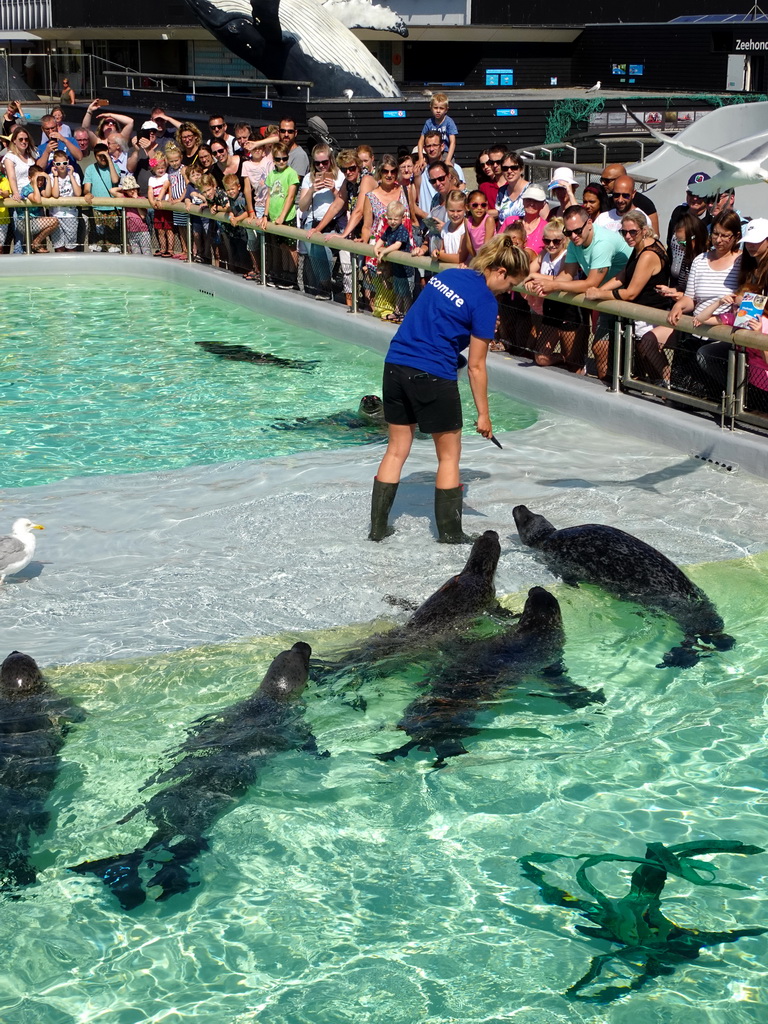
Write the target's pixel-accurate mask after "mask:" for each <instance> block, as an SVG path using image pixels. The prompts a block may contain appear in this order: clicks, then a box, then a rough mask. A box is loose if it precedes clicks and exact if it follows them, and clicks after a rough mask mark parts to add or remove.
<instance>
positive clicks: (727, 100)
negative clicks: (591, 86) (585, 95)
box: [544, 92, 768, 146]
mask: <svg viewBox="0 0 768 1024" xmlns="http://www.w3.org/2000/svg"><path fill="white" fill-rule="evenodd" d="M766 100H768V96H765V95H763V94H762V93H760V94H758V93H733V94H732V95H728V96H723V95H717V94H716V93H703V92H696V93H690V94H689V95H687V96H681V95H677V94H676V95H674V96H654V97H653V102H654V103H655V104H656V105H661V104H662V103H663V104H665V105H666V107H667V109H669V108H670V107H673V106H674V107H683V106H685V105H686V103H690V102H698V103H708V104H709V105H710V106H711V107H713V108H716V107H727V106H731V105H732V104H735V103H762V102H765V101H766ZM648 101H649V97H648V96H629V95H628V96H626V97H622V102H623V103H626V105H627V106H632V104H633V103H636V102H639V103H642V104H644V105H646V106H647V105H648ZM604 107H605V99H604V98H603V97H595V98H594V99H583V100H582V99H572V100H556V101H555V103H554V104H553V106H552V110H551V111H550V113H549V116H548V117H547V128H546V132H545V135H544V145H545V146H552V145H556V144H557V143H558V142H566V141H567V140H568V139H569V137H570V136H571V135H572V134H573V132H574V131H586V130H587V129H588V128H589V118H590V116H591V115H592V114H596V113H598V112H599V111H601V110H603V109H604Z"/></svg>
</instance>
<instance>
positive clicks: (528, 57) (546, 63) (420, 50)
mask: <svg viewBox="0 0 768 1024" xmlns="http://www.w3.org/2000/svg"><path fill="white" fill-rule="evenodd" d="M572 48H573V47H572V44H570V43H568V44H564V45H552V46H548V45H546V44H545V43H527V44H525V43H468V42H459V41H457V42H455V43H451V42H439V43H438V42H434V43H431V42H419V43H409V42H408V41H407V40H406V43H405V47H404V65H403V69H404V74H405V79H406V81H408V82H419V83H427V82H463V83H464V85H465V86H466V87H467V88H468V89H480V88H485V70H486V68H503V69H507V68H511V69H512V70H513V71H514V87H515V88H516V89H539V88H541V87H543V86H548V85H549V80H550V77H551V76H552V75H555V76H557V78H558V85H561V86H563V85H570V76H571V51H572Z"/></svg>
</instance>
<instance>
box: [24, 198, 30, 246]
mask: <svg viewBox="0 0 768 1024" xmlns="http://www.w3.org/2000/svg"><path fill="white" fill-rule="evenodd" d="M24 239H25V244H26V248H27V256H29V255H30V253H31V252H32V231H31V229H30V226H29V207H28V206H25V207H24Z"/></svg>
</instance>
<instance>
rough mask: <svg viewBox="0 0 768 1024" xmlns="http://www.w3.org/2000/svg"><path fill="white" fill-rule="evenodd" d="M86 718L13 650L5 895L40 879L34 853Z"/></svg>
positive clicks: (0, 740)
mask: <svg viewBox="0 0 768 1024" xmlns="http://www.w3.org/2000/svg"><path fill="white" fill-rule="evenodd" d="M84 717H85V714H84V712H83V710H82V709H81V708H79V707H78V706H77V705H76V704H74V703H73V702H71V701H70V700H68V699H67V698H66V697H59V696H58V695H57V694H56V693H55V691H54V690H53V689H52V687H51V686H49V685H48V683H47V682H46V681H45V679H44V677H43V674H42V673H41V671H40V669H39V668H38V666H37V662H36V661H35V659H34V658H31V657H30V656H29V655H28V654H22V653H21V652H20V651H12V652H11V653H10V654H9V655H8V657H7V658H6V659H5V661H4V662H3V663H2V665H1V666H0V891H7V890H9V889H10V890H11V892H12V891H13V889H14V888H15V887H16V886H19V885H29V884H30V883H31V882H34V881H35V869H34V868H33V867H32V865H31V864H30V863H29V854H30V851H31V849H32V847H33V841H34V836H35V835H42V834H43V833H44V832H45V831H46V829H47V828H48V823H49V821H50V814H49V812H48V811H47V810H46V807H45V804H46V800H47V799H48V796H49V795H50V792H51V790H52V789H53V787H54V785H55V783H56V776H57V774H58V770H59V757H58V753H59V750H60V749H61V747H62V746H63V745H64V737H65V735H66V733H67V731H68V729H69V726H70V723H72V722H80V721H82V720H83V718H84Z"/></svg>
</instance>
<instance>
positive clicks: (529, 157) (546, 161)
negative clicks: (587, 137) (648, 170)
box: [520, 139, 656, 190]
mask: <svg viewBox="0 0 768 1024" xmlns="http://www.w3.org/2000/svg"><path fill="white" fill-rule="evenodd" d="M631 141H632V142H639V141H640V140H639V139H632V140H631ZM556 149H570V150H571V151H572V152H573V159H574V162H573V163H569V162H568V161H567V160H553V159H552V152H553V150H556ZM539 153H546V154H547V157H546V158H542V157H540V156H539V155H538V154H539ZM520 155H521V156H523V157H525V161H526V169H528V168H529V167H533V168H539V167H541V168H543V169H546V170H547V171H551V170H554V168H556V167H568V168H570V169H571V170H572V171H573V172H574V174H581V175H583V176H584V179H585V181H586V182H590V181H591V180H592V179H593V178H599V177H600V173H601V171H602V167H601V168H599V169H597V168H595V165H594V164H580V163H577V162H576V156H577V153H576V147H575V146H573V145H571V144H570V143H568V142H557V143H554V144H553V145H551V146H528V147H527V149H521V150H520ZM606 163H607V154H606V156H605V162H604V163H603V166H605V164H606ZM632 178H633V180H634V181H635V184H637V185H640V186H641V187H642V188H643V190H645V189H646V188H647V187H648V186H649V185H653V184H654V183H655V182H656V178H649V177H647V176H646V175H644V174H633V175H632Z"/></svg>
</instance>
